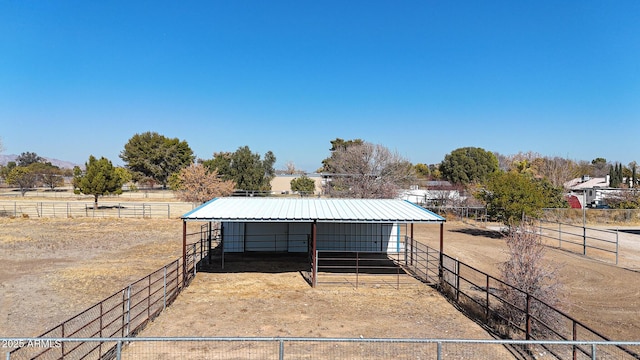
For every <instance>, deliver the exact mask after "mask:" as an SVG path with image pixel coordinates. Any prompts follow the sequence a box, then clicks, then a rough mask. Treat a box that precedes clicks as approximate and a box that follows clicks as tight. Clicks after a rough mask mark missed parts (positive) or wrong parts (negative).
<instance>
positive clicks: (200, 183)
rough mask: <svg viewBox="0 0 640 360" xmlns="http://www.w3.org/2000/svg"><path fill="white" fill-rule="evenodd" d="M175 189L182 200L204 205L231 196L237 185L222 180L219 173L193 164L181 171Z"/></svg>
mask: <svg viewBox="0 0 640 360" xmlns="http://www.w3.org/2000/svg"><path fill="white" fill-rule="evenodd" d="M174 188H175V190H177V197H178V198H179V199H180V200H182V201H187V202H196V203H203V202H206V201H209V200H211V199H213V198H215V197H218V196H226V195H229V194H231V193H232V192H233V190H234V188H235V183H234V182H233V181H224V180H222V179H220V177H219V176H218V172H217V171H215V170H214V171H212V172H208V171H207V170H206V168H205V167H204V166H203V165H202V164H191V165H189V166H188V167H186V168H183V169H182V170H180V173H179V174H178V179H177V184H176V185H174Z"/></svg>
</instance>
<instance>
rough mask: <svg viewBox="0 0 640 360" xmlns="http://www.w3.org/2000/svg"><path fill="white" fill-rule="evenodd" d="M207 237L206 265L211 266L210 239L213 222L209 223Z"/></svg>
mask: <svg viewBox="0 0 640 360" xmlns="http://www.w3.org/2000/svg"><path fill="white" fill-rule="evenodd" d="M208 233H209V234H208V235H207V264H211V239H212V238H213V222H211V221H209V231H208Z"/></svg>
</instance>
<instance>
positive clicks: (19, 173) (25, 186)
mask: <svg viewBox="0 0 640 360" xmlns="http://www.w3.org/2000/svg"><path fill="white" fill-rule="evenodd" d="M6 180H7V184H9V185H16V186H18V188H19V189H20V193H21V194H22V196H24V194H25V193H26V192H27V191H28V190H29V189H33V188H34V187H36V185H37V183H38V177H37V175H36V174H35V173H34V172H33V170H31V169H30V168H29V167H27V166H16V167H14V168H13V169H11V171H9V174H8V175H7V179H6Z"/></svg>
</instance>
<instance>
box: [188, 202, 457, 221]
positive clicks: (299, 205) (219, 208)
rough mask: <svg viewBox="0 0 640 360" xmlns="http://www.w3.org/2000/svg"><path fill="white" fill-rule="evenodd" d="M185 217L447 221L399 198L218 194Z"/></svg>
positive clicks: (214, 218)
mask: <svg viewBox="0 0 640 360" xmlns="http://www.w3.org/2000/svg"><path fill="white" fill-rule="evenodd" d="M182 219H183V220H193V221H233V222H245V221H246V222H254V221H265V222H313V221H318V222H387V223H389V222H393V223H396V222H400V223H412V222H414V223H418V222H444V221H445V218H443V217H442V216H439V215H437V214H435V213H433V212H431V211H429V210H426V209H424V208H422V207H419V206H417V205H415V204H413V203H411V202H408V201H405V200H397V199H324V198H252V197H247V198H238V197H225V198H215V199H213V200H211V201H209V202H207V203H205V204H203V205H201V206H200V207H197V208H195V209H194V210H192V211H190V212H188V213H186V214H184V215H183V216H182Z"/></svg>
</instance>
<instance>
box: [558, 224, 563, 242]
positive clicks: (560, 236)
mask: <svg viewBox="0 0 640 360" xmlns="http://www.w3.org/2000/svg"><path fill="white" fill-rule="evenodd" d="M558 242H559V243H558V247H560V248H561V249H562V223H561V222H560V221H559V220H558Z"/></svg>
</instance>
